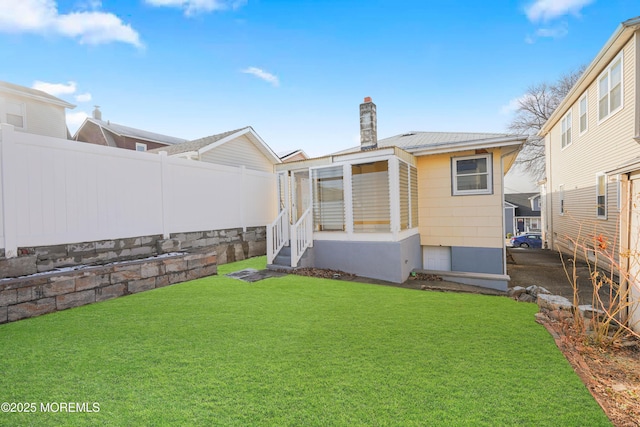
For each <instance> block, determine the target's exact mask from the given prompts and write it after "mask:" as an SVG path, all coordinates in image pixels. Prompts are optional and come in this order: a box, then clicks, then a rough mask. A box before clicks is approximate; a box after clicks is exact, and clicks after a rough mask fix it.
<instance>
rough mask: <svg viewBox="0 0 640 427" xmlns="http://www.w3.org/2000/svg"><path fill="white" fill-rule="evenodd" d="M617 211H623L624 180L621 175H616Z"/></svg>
mask: <svg viewBox="0 0 640 427" xmlns="http://www.w3.org/2000/svg"><path fill="white" fill-rule="evenodd" d="M616 210H617V211H618V212H621V211H622V179H620V175H619V174H618V175H616Z"/></svg>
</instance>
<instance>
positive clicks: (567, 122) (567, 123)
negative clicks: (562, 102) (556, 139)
mask: <svg viewBox="0 0 640 427" xmlns="http://www.w3.org/2000/svg"><path fill="white" fill-rule="evenodd" d="M572 122H573V115H572V114H571V110H569V111H567V114H565V115H564V117H563V118H562V120H560V145H561V148H562V149H563V150H564V149H565V148H567V147H568V146H570V145H571V144H572V143H573V131H572V129H573V126H572V124H573V123H572ZM563 126H564V127H565V128H564V129H563V128H562V127H563ZM567 132H569V137H570V138H568V139H569V141H568V142H566V143H565V134H566V133H567Z"/></svg>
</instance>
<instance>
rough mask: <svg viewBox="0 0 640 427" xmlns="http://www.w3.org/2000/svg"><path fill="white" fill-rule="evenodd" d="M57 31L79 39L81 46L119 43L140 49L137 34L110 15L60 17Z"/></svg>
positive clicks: (70, 15) (91, 13)
mask: <svg viewBox="0 0 640 427" xmlns="http://www.w3.org/2000/svg"><path fill="white" fill-rule="evenodd" d="M57 30H58V31H59V32H60V33H61V34H63V35H66V36H69V37H77V38H79V39H80V43H83V44H85V43H86V44H105V43H109V42H112V41H119V42H123V43H129V44H132V45H134V46H136V47H142V43H141V42H140V36H139V35H138V33H137V32H136V31H135V30H134V29H133V28H131V26H130V25H125V24H123V23H122V21H121V20H120V18H118V17H117V16H115V15H113V14H111V13H104V12H76V13H70V14H68V15H60V16H59V17H58V20H57Z"/></svg>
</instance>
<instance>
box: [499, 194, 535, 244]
mask: <svg viewBox="0 0 640 427" xmlns="http://www.w3.org/2000/svg"><path fill="white" fill-rule="evenodd" d="M504 201H505V220H504V229H505V232H506V233H507V234H509V233H511V234H513V235H516V234H521V233H528V232H531V231H536V232H539V231H541V213H540V194H539V193H513V194H505V195H504Z"/></svg>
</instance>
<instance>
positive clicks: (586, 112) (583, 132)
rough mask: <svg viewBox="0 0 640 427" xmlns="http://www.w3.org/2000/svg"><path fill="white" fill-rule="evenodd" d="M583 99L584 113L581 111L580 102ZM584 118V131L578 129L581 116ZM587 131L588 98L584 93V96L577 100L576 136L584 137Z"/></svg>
mask: <svg viewBox="0 0 640 427" xmlns="http://www.w3.org/2000/svg"><path fill="white" fill-rule="evenodd" d="M583 99H584V105H585V111H582V108H581V106H582V100H583ZM583 115H584V116H585V119H586V120H585V121H584V123H585V125H584V130H582V129H580V124H581V122H582V116H583ZM588 130H589V98H587V92H585V93H584V95H582V96H581V97H580V99H579V100H578V134H579V135H580V136H582V135H584V134H585V133H587V131H588Z"/></svg>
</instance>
